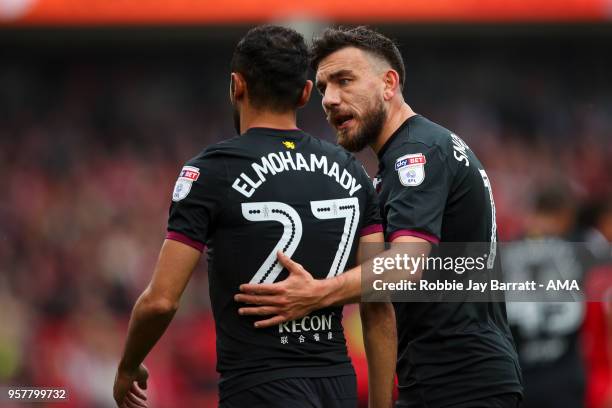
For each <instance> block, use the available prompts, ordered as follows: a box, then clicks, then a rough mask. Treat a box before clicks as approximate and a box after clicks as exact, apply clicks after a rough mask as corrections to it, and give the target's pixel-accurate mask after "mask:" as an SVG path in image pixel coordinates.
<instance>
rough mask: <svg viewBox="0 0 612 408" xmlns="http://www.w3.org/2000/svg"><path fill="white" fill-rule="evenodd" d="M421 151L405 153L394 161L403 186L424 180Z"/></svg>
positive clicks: (423, 160) (423, 161) (416, 184)
mask: <svg viewBox="0 0 612 408" xmlns="http://www.w3.org/2000/svg"><path fill="white" fill-rule="evenodd" d="M426 162H427V160H426V159H425V156H424V155H423V153H414V154H407V155H405V156H402V157H400V158H398V159H397V160H396V161H395V171H397V175H398V177H399V180H400V183H402V185H403V186H406V187H409V186H412V187H414V186H418V185H419V184H421V183H422V182H423V180H425V163H426Z"/></svg>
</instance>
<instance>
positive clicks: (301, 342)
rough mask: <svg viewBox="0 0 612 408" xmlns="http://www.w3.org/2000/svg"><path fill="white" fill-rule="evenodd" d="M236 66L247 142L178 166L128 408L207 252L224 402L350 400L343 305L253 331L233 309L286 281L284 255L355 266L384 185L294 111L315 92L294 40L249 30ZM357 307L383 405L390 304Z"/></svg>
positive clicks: (143, 314)
mask: <svg viewBox="0 0 612 408" xmlns="http://www.w3.org/2000/svg"><path fill="white" fill-rule="evenodd" d="M231 68H232V73H231V86H230V98H231V101H232V104H233V106H234V108H235V115H234V119H235V125H236V129H237V131H238V133H240V136H237V137H234V138H232V139H229V140H226V141H224V142H221V143H217V144H215V145H213V146H210V147H208V148H206V149H205V150H204V151H203V152H202V153H200V154H199V155H198V156H196V157H195V158H193V159H191V160H190V161H188V162H187V163H186V165H185V166H184V167H183V168H182V170H181V172H180V174H179V178H178V180H177V182H176V185H175V188H174V193H173V195H172V204H171V207H170V216H169V220H168V234H167V236H166V241H165V242H164V244H163V247H162V249H161V253H160V256H159V260H158V263H157V267H156V270H155V273H154V275H153V279H152V281H151V283H150V284H149V286H148V288H147V289H146V290H145V291H144V293H143V294H142V295H141V296H140V298H139V299H138V301H137V302H136V305H135V306H134V310H133V313H132V319H131V321H130V327H129V332H128V338H127V342H126V346H125V351H124V353H123V357H122V358H121V362H120V364H119V369H118V372H117V378H116V380H115V387H114V397H115V400H116V402H117V404H118V405H120V406H122V407H140V406H145V405H146V404H145V402H144V398H145V395H144V393H143V391H142V387H144V386H145V385H146V377H147V372H146V369H145V368H144V366H142V361H143V359H144V358H145V356H146V355H147V354H148V353H149V351H150V350H151V348H152V347H153V346H154V344H155V343H156V342H157V340H158V339H159V338H160V336H161V335H162V333H163V332H164V330H165V329H166V327H167V326H168V324H169V323H170V321H171V319H172V317H173V315H174V313H175V311H176V309H177V307H178V302H179V300H180V297H181V294H182V292H183V290H184V289H185V286H186V285H187V283H188V281H189V278H190V276H191V273H192V271H193V269H194V267H195V266H196V264H197V262H198V260H199V259H200V256H201V253H202V251H204V249H205V247H207V255H208V278H209V287H210V299H211V304H212V309H213V314H214V317H215V326H216V335H217V339H216V340H217V370H218V371H219V373H220V381H219V393H220V395H219V399H220V404H219V406H220V407H221V408H244V407H252V408H264V407H265V408H286V407H294V408H356V406H357V390H356V378H355V373H354V370H353V366H352V364H351V362H350V359H349V357H348V354H347V349H346V341H345V338H344V333H343V329H342V307H341V306H330V307H328V308H323V309H321V310H318V311H316V312H313V313H312V314H309V315H307V316H305V317H303V318H301V319H299V320H297V321H293V322H289V323H285V324H282V325H277V326H276V327H271V328H266V329H257V328H256V327H255V320H256V319H254V318H252V317H250V316H240V315H239V314H238V307H237V304H236V303H235V302H234V299H233V297H234V294H235V292H236V291H237V289H238V287H239V285H240V284H241V283H244V282H252V283H258V282H274V281H275V280H277V279H284V278H285V277H286V276H287V272H286V271H284V269H283V266H282V265H281V264H279V263H278V261H277V259H276V256H277V251H279V250H282V251H284V252H286V253H288V254H291V255H292V256H293V257H294V258H295V259H296V260H299V261H300V262H302V263H303V264H304V266H305V267H307V268H308V269H309V270H311V271H313V276H314V278H319V279H324V278H328V277H334V276H338V275H340V274H342V272H343V271H344V270H345V267H346V266H349V267H350V266H354V265H355V264H356V263H357V252H358V251H357V250H358V246H359V245H361V244H362V243H365V242H379V243H382V241H383V236H382V225H381V219H380V212H379V208H378V200H377V197H376V192H375V191H374V188H373V187H372V185H371V183H370V180H369V178H368V177H367V174H366V173H365V171H364V170H363V167H362V166H361V165H360V164H359V163H358V162H357V161H356V160H355V158H354V157H353V156H352V155H350V154H349V153H347V152H346V151H345V150H344V149H342V148H340V147H339V146H336V145H333V144H331V143H327V142H325V141H322V140H320V139H317V138H314V137H312V136H310V135H308V134H307V133H305V132H303V131H302V130H300V129H297V126H296V110H297V109H298V108H299V107H301V106H303V105H304V104H305V103H306V102H307V101H308V99H309V97H310V92H311V90H312V82H311V81H308V80H307V72H308V48H307V46H306V44H305V43H304V39H303V38H302V36H301V35H300V34H298V33H297V32H295V31H294V30H291V29H287V28H283V27H277V26H261V27H257V28H254V29H252V30H250V31H249V32H248V33H247V34H246V36H245V37H244V38H243V39H242V40H241V41H240V42H239V43H238V45H237V47H236V49H235V51H234V55H233V58H232V65H231ZM313 276H309V278H310V279H312V278H313ZM360 309H361V313H362V318H363V326H364V340H365V344H366V350H367V358H368V364H369V371H370V372H369V374H370V379H371V381H370V403H371V407H376V408H388V406H389V405H390V404H391V390H392V387H393V371H394V370H393V369H394V364H395V359H396V356H395V352H396V335H395V318H394V312H393V307H392V306H391V305H390V304H389V303H378V304H373V303H369V304H364V305H362V306H361V308H360ZM211 335H212V333H211Z"/></svg>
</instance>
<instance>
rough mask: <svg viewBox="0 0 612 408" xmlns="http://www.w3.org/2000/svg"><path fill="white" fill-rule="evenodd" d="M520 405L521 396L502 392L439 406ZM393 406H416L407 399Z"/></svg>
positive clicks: (504, 407) (510, 407)
mask: <svg viewBox="0 0 612 408" xmlns="http://www.w3.org/2000/svg"><path fill="white" fill-rule="evenodd" d="M520 406H521V396H520V395H519V394H503V395H497V396H494V397H488V398H484V399H481V400H474V401H470V402H463V403H461V404H455V405H445V406H444V407H439V408H519V407H520ZM395 408H416V406H415V405H414V404H410V403H409V402H408V401H406V402H402V401H401V400H400V401H397V402H396V404H395ZM423 408H424V407H423Z"/></svg>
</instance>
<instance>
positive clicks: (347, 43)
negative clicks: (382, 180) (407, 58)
mask: <svg viewBox="0 0 612 408" xmlns="http://www.w3.org/2000/svg"><path fill="white" fill-rule="evenodd" d="M345 47H356V48H359V49H361V50H364V51H368V52H370V53H372V54H374V55H376V56H378V57H380V58H382V59H384V60H385V61H387V62H388V63H389V65H391V68H393V69H394V70H396V71H397V73H398V74H399V81H400V88H401V89H404V80H405V78H406V68H404V60H403V59H402V54H400V52H399V49H398V48H397V45H395V43H394V42H393V41H392V40H391V39H389V38H387V37H385V36H384V35H382V34H380V33H379V32H376V31H374V30H372V29H371V28H368V27H365V26H359V27H353V28H351V27H338V28H328V29H326V30H325V31H324V32H323V34H322V35H321V37H319V38H316V39H315V40H314V41H313V45H312V50H311V61H310V63H311V66H312V68H313V69H314V70H315V71H316V70H317V68H318V67H319V63H320V62H321V60H322V59H324V58H325V57H327V56H328V55H330V54H332V53H334V52H336V51H338V50H341V49H342V48H345Z"/></svg>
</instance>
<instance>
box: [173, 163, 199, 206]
mask: <svg viewBox="0 0 612 408" xmlns="http://www.w3.org/2000/svg"><path fill="white" fill-rule="evenodd" d="M199 177H200V169H198V168H197V167H193V166H184V167H183V169H182V170H181V173H180V174H179V177H178V179H177V180H176V184H175V185H174V192H173V193H172V201H181V200H182V199H183V198H185V197H187V194H189V192H190V191H191V186H192V185H193V182H194V181H196V180H197V179H198V178H199Z"/></svg>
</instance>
